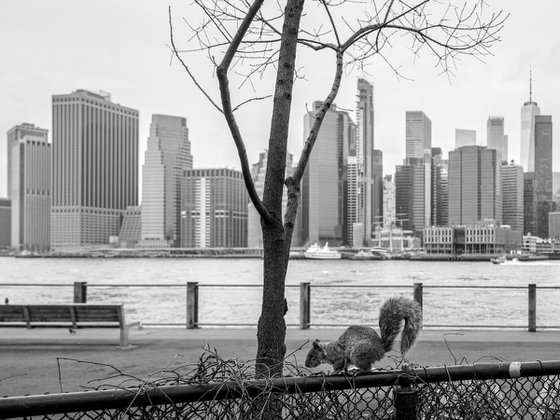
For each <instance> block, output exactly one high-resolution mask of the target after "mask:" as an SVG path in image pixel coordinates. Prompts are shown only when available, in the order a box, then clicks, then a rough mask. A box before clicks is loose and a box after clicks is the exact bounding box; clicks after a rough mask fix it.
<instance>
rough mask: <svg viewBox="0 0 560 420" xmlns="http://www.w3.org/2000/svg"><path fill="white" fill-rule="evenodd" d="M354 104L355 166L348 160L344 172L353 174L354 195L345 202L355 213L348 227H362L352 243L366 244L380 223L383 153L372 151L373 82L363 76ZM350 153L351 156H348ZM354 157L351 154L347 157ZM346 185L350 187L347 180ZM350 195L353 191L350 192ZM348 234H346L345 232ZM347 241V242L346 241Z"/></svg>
mask: <svg viewBox="0 0 560 420" xmlns="http://www.w3.org/2000/svg"><path fill="white" fill-rule="evenodd" d="M357 88H358V92H357V104H356V126H357V137H356V146H355V149H356V153H355V160H356V161H355V166H354V167H351V166H353V165H354V163H353V162H349V163H348V166H349V169H348V171H349V172H350V173H355V182H356V183H357V187H356V196H355V197H352V198H349V199H348V205H349V206H351V207H355V211H356V212H357V214H356V216H355V217H354V216H352V217H349V219H348V224H349V226H348V229H349V232H350V229H351V225H352V223H360V224H361V225H362V227H363V229H362V231H363V235H364V236H363V238H361V239H360V238H355V240H354V242H356V243H359V242H360V241H361V242H362V245H363V244H367V242H368V240H370V239H371V235H372V231H373V229H374V228H375V225H376V223H378V222H380V219H379V218H380V216H381V215H382V213H381V212H382V210H381V209H382V206H383V197H382V194H383V154H382V152H381V151H380V150H375V144H374V141H375V138H374V116H375V114H374V106H373V93H374V92H373V85H372V84H371V83H369V82H368V81H367V80H365V79H358V85H357ZM352 156H354V155H352ZM349 159H350V160H352V159H354V158H353V157H350V158H349ZM348 188H349V189H352V188H354V187H353V186H352V185H351V184H350V183H349V184H348ZM350 194H353V192H352V191H350ZM346 236H347V237H348V238H350V237H352V236H353V234H352V235H350V233H348V235H346ZM350 243H351V242H350ZM350 243H349V244H350Z"/></svg>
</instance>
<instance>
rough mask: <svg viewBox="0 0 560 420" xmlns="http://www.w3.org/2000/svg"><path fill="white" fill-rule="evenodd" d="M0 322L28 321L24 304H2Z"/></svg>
mask: <svg viewBox="0 0 560 420" xmlns="http://www.w3.org/2000/svg"><path fill="white" fill-rule="evenodd" d="M0 322H26V319H25V312H24V307H23V305H2V306H0Z"/></svg>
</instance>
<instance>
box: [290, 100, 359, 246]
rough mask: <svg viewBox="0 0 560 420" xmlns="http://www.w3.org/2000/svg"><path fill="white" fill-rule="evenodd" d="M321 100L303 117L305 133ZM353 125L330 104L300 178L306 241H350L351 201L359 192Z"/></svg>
mask: <svg viewBox="0 0 560 420" xmlns="http://www.w3.org/2000/svg"><path fill="white" fill-rule="evenodd" d="M320 106H321V102H315V103H314V107H313V111H312V112H310V113H308V114H306V115H305V116H304V133H305V135H307V134H308V133H309V131H310V130H311V126H312V125H313V121H314V118H315V114H316V112H317V111H318V109H319V108H320ZM357 154H358V152H357V145H356V125H355V124H354V122H353V121H352V119H351V118H350V116H349V115H348V113H347V112H345V111H339V110H337V108H336V106H334V105H333V106H331V108H330V109H329V111H328V112H327V114H326V115H325V119H324V120H323V125H322V127H321V131H320V132H319V135H318V137H317V141H316V143H315V146H314V147H313V151H312V152H311V156H310V158H309V161H308V163H307V167H306V169H305V172H304V175H303V179H302V195H301V197H302V200H301V201H302V206H301V213H302V225H301V226H302V230H301V239H302V241H303V242H305V243H315V242H321V243H324V242H329V244H331V245H333V246H338V245H341V244H347V245H350V244H352V243H353V241H352V238H353V223H355V222H356V220H353V218H354V217H356V214H357V210H356V208H355V205H354V203H356V202H357V196H358V195H359V193H360V192H361V190H360V189H359V185H358V183H357V180H356V177H357V176H358V175H359V174H358V175H357V174H356V167H357Z"/></svg>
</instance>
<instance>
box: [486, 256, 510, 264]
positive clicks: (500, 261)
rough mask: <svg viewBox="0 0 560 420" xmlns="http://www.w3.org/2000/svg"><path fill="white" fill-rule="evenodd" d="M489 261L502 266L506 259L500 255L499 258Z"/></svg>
mask: <svg viewBox="0 0 560 420" xmlns="http://www.w3.org/2000/svg"><path fill="white" fill-rule="evenodd" d="M490 261H491V262H492V264H503V263H505V262H506V261H507V258H506V257H505V255H502V256H501V257H494V258H490Z"/></svg>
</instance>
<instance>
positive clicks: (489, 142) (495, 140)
mask: <svg viewBox="0 0 560 420" xmlns="http://www.w3.org/2000/svg"><path fill="white" fill-rule="evenodd" d="M486 146H487V147H488V148H489V149H494V150H497V151H498V152H500V159H501V160H502V162H503V161H507V156H504V117H488V121H487V122H486Z"/></svg>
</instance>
